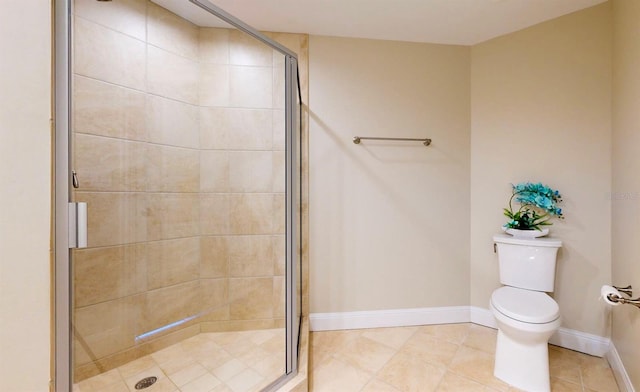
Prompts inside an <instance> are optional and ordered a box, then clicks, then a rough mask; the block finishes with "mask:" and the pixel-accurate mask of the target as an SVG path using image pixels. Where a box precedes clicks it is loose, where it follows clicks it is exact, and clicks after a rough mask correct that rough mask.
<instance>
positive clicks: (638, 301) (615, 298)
mask: <svg viewBox="0 0 640 392" xmlns="http://www.w3.org/2000/svg"><path fill="white" fill-rule="evenodd" d="M607 298H609V301H611V302H619V303H621V304H629V305H633V306H635V307H636V308H638V309H640V298H633V299H632V298H622V297H618V296H617V295H615V294H609V295H607Z"/></svg>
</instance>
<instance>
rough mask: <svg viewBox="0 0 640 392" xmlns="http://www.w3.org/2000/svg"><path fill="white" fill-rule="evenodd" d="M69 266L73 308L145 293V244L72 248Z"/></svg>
mask: <svg viewBox="0 0 640 392" xmlns="http://www.w3.org/2000/svg"><path fill="white" fill-rule="evenodd" d="M72 263H73V275H74V277H73V287H74V304H75V306H76V307H83V306H87V305H92V304H96V303H98V302H104V301H109V300H114V299H117V298H122V297H126V296H128V295H132V294H135V293H140V292H143V291H146V290H147V278H146V276H147V252H146V246H145V244H136V245H127V246H115V247H107V248H93V249H91V248H86V249H76V250H74V251H73V253H72Z"/></svg>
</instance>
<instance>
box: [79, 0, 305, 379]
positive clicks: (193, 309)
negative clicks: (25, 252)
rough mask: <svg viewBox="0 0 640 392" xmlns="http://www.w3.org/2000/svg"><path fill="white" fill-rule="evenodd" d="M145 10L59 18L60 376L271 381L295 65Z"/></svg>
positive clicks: (106, 7)
mask: <svg viewBox="0 0 640 392" xmlns="http://www.w3.org/2000/svg"><path fill="white" fill-rule="evenodd" d="M158 3H159V4H160V3H162V1H158ZM159 4H155V3H149V2H146V1H143V0H139V1H136V0H132V1H129V2H126V3H118V2H98V1H94V0H76V1H75V2H74V4H73V7H72V8H71V9H72V13H71V14H70V18H71V21H72V25H73V30H72V37H73V39H72V41H71V48H70V49H71V67H70V68H71V72H70V74H69V83H70V85H71V86H72V88H71V90H70V101H71V108H70V113H71V115H70V132H69V144H70V161H69V166H70V169H71V170H73V171H74V180H75V181H74V182H73V185H74V186H73V187H71V189H70V191H69V195H70V199H71V200H72V201H73V202H80V203H86V204H87V206H88V214H87V216H88V219H87V229H88V230H87V231H88V243H87V247H86V248H83V249H73V250H72V251H71V253H70V263H69V266H70V267H69V268H70V280H71V281H70V287H71V291H72V296H71V300H70V302H69V307H70V313H71V316H70V324H71V326H70V327H71V328H70V329H71V336H70V337H69V339H70V340H71V353H70V356H71V362H70V364H69V367H70V371H71V372H72V373H73V377H72V381H71V382H72V383H74V384H76V388H78V389H79V390H81V391H86V390H99V389H100V388H102V387H107V386H109V387H114V388H117V387H118V386H122V388H124V387H126V388H129V389H131V388H134V387H135V386H136V384H139V386H144V385H157V386H160V385H163V386H164V387H166V388H168V389H171V388H174V389H182V388H184V389H189V388H194V387H195V386H197V385H207V386H210V387H211V388H214V387H217V386H218V385H225V386H226V387H228V388H231V389H234V390H236V389H238V388H240V389H242V388H245V387H246V388H248V389H260V388H268V387H269V386H270V385H272V384H273V383H276V384H277V382H278V381H277V380H278V379H279V378H282V376H283V375H285V374H286V373H290V374H293V373H295V369H296V363H297V360H296V359H297V356H296V353H295V352H294V351H295V349H297V347H295V346H296V345H297V333H298V328H299V317H298V315H299V314H298V312H299V311H298V310H297V309H299V307H298V303H297V299H298V298H299V291H296V288H298V289H299V282H298V279H297V274H298V270H297V268H296V267H295V264H296V263H297V254H298V252H299V247H298V246H297V242H296V239H297V235H296V227H297V221H298V220H299V214H298V212H299V192H298V190H297V188H296V182H295V179H296V176H298V175H299V172H298V169H297V168H296V167H295V166H296V165H298V164H299V155H298V154H297V152H296V151H297V149H296V148H295V145H296V144H295V143H296V142H297V141H296V138H295V135H294V132H293V130H294V129H297V124H299V122H298V119H297V117H296V113H295V112H297V110H295V111H293V112H292V110H293V109H295V108H296V105H295V100H297V99H298V97H299V93H298V92H297V84H292V82H291V81H292V80H293V78H294V76H295V73H296V72H297V70H296V69H295V65H296V63H295V58H294V57H292V56H291V55H288V54H285V53H282V51H281V50H276V49H274V48H272V47H270V46H268V45H266V44H265V43H264V42H262V41H260V40H256V39H255V38H254V37H253V36H251V35H249V34H247V33H245V32H243V31H240V30H238V29H236V28H234V27H233V26H231V25H230V24H228V23H226V22H222V21H220V20H217V19H216V20H215V21H214V20H213V19H212V18H214V17H213V15H211V14H208V13H206V12H205V11H203V10H201V9H199V8H197V7H195V6H193V5H191V4H189V6H191V7H194V8H193V9H192V10H191V11H190V12H196V11H197V12H200V19H198V18H196V19H198V20H200V21H202V20H209V22H207V23H204V24H203V25H199V24H196V23H194V22H193V20H187V19H185V18H184V17H182V16H179V15H177V14H176V13H173V12H170V11H168V10H167V9H165V8H163V7H162V6H160V5H159ZM197 12H196V13H197ZM203 18H204V19H203ZM124 21H126V23H124ZM210 25H213V26H210ZM287 341H288V342H290V344H289V347H290V350H287V348H288V347H287ZM294 347H295V348H294ZM273 385H275V384H273ZM123 390H124V389H123Z"/></svg>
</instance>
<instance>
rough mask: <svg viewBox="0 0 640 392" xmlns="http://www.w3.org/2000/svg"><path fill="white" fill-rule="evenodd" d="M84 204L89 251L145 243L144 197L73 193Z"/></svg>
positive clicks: (139, 195)
mask: <svg viewBox="0 0 640 392" xmlns="http://www.w3.org/2000/svg"><path fill="white" fill-rule="evenodd" d="M74 199H75V201H78V202H86V203H87V215H88V219H87V220H88V222H87V231H88V239H87V242H88V245H89V247H97V246H109V245H120V244H128V243H133V242H142V241H145V240H146V239H147V216H146V210H147V197H146V195H145V194H142V193H93V192H76V193H75V194H74Z"/></svg>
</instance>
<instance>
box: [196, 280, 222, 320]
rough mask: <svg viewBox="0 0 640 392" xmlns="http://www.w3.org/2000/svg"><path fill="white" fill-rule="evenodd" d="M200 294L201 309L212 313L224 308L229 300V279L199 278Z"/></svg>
mask: <svg viewBox="0 0 640 392" xmlns="http://www.w3.org/2000/svg"><path fill="white" fill-rule="evenodd" d="M200 296H201V301H202V308H201V309H202V311H204V312H206V313H214V312H216V311H217V310H219V309H223V308H224V314H226V308H225V307H226V305H227V304H228V302H229V280H228V279H225V278H223V279H200Z"/></svg>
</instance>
